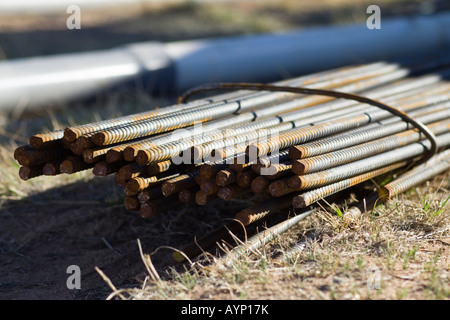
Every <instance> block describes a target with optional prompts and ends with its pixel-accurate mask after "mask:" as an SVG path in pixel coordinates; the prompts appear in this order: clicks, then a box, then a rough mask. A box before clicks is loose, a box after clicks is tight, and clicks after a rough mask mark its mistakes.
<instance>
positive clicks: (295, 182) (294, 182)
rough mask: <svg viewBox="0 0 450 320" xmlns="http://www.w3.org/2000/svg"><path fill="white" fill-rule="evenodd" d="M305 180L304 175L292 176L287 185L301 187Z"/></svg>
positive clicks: (293, 187) (294, 187)
mask: <svg viewBox="0 0 450 320" xmlns="http://www.w3.org/2000/svg"><path fill="white" fill-rule="evenodd" d="M303 180H304V179H303V177H302V176H292V177H290V178H288V180H287V185H288V186H289V187H290V188H292V189H299V188H301V186H302V185H303Z"/></svg>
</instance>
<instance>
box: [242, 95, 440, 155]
mask: <svg viewBox="0 0 450 320" xmlns="http://www.w3.org/2000/svg"><path fill="white" fill-rule="evenodd" d="M427 102H428V101H427V100H426V99H425V101H424V103H425V105H427ZM419 106H420V104H419V103H418V102H415V103H406V104H404V105H402V106H397V108H398V109H397V110H398V111H399V112H402V113H403V114H404V111H410V110H414V109H417V108H418V107H419ZM396 115H399V114H396ZM391 116H392V114H390V112H389V111H386V110H380V109H378V108H377V107H369V108H367V109H366V110H365V112H364V113H363V114H360V115H358V114H356V115H353V116H348V115H347V116H346V117H340V118H338V119H336V120H330V121H325V122H321V123H319V124H317V125H313V126H311V127H303V128H299V129H297V128H296V129H292V130H288V131H286V132H282V133H280V134H279V135H278V136H276V137H275V138H271V139H270V138H269V139H267V141H262V142H257V143H253V144H251V145H249V147H248V148H247V150H246V152H247V155H248V156H249V158H250V159H254V158H258V157H260V156H263V155H266V154H268V153H270V152H274V151H275V152H276V151H278V150H282V149H286V148H289V147H291V146H293V145H298V144H301V143H305V142H309V141H312V140H315V139H318V138H322V137H326V136H330V135H332V134H336V133H339V132H343V131H346V130H349V129H353V128H357V127H360V126H363V125H366V124H369V123H372V122H374V121H378V120H383V119H386V118H389V117H391ZM403 120H405V121H406V119H403ZM408 122H411V123H412V122H416V124H418V123H420V122H417V121H416V120H412V118H409V120H408ZM416 124H414V125H415V126H416V127H421V128H422V129H423V130H422V129H421V131H422V132H424V133H426V135H427V137H429V138H431V137H433V134H432V133H430V132H429V130H428V129H426V127H424V126H423V124H420V125H416ZM430 141H432V144H434V138H433V139H431V140H430ZM432 147H433V149H435V147H436V146H434V145H432Z"/></svg>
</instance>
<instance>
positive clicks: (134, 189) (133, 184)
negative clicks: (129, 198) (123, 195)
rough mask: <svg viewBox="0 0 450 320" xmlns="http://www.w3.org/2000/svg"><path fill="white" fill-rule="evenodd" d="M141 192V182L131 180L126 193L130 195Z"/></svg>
mask: <svg viewBox="0 0 450 320" xmlns="http://www.w3.org/2000/svg"><path fill="white" fill-rule="evenodd" d="M139 190H140V185H139V182H138V181H137V180H135V179H131V180H130V181H128V182H127V184H126V186H125V191H126V192H127V193H128V194H129V195H134V194H137V193H138V192H139Z"/></svg>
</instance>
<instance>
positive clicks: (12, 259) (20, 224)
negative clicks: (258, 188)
mask: <svg viewBox="0 0 450 320" xmlns="http://www.w3.org/2000/svg"><path fill="white" fill-rule="evenodd" d="M99 190H102V192H98V191H99ZM122 194H123V190H122V189H121V188H120V187H117V186H116V185H114V183H113V181H112V180H111V179H110V178H109V177H106V178H94V179H92V180H91V181H89V182H84V181H79V182H75V183H73V184H70V185H64V186H61V187H58V188H54V189H51V190H47V191H45V192H42V193H38V194H35V195H33V196H30V197H27V198H24V199H21V200H14V201H5V202H4V203H3V205H2V207H1V211H0V212H1V213H0V226H1V230H0V234H1V237H0V261H1V262H0V298H1V299H27V300H28V299H39V300H41V299H44V300H45V299H52V300H53V299H64V300H67V299H90V300H91V299H105V298H106V297H107V296H108V295H109V294H110V293H111V290H110V289H109V287H108V286H107V284H106V282H105V281H104V280H103V279H102V278H101V277H100V275H99V274H98V273H97V271H96V270H95V267H96V266H97V267H98V268H100V269H101V270H102V271H103V272H104V273H105V274H106V275H107V276H108V277H109V278H110V279H111V281H112V283H113V284H114V285H116V286H117V287H119V288H126V287H136V286H139V283H140V282H139V281H140V280H142V279H143V276H144V275H145V273H146V271H145V265H144V264H143V262H142V260H141V257H140V253H139V247H138V243H137V240H138V239H139V240H140V241H141V244H142V247H143V251H144V253H148V254H151V253H153V252H154V251H155V250H156V249H157V248H158V247H161V246H169V247H175V248H182V247H183V246H184V245H186V244H187V243H189V242H191V241H192V240H193V237H194V236H201V235H202V234H205V233H206V232H209V231H211V230H212V229H213V228H215V227H217V226H218V225H220V224H222V223H223V222H224V219H226V218H227V217H232V216H234V214H235V213H236V212H237V211H238V210H239V209H240V208H243V207H244V206H245V205H246V204H247V205H248V202H246V201H230V202H228V203H227V204H223V202H222V203H221V208H220V209H218V208H217V205H216V206H215V205H214V203H212V204H211V205H209V206H205V207H198V206H194V205H189V204H187V205H183V206H182V207H180V208H177V209H176V210H169V211H167V212H165V213H164V214H161V215H159V216H155V217H153V218H152V219H149V220H144V219H141V218H140V217H139V216H138V214H137V213H132V212H127V211H126V210H125V209H124V208H123V203H122V199H123V198H122V197H123V196H122ZM172 252H173V251H172V250H171V249H167V248H163V249H160V250H158V251H157V252H156V253H154V254H153V255H152V261H153V263H154V265H155V268H156V269H157V270H158V272H159V273H160V275H161V277H163V278H164V277H165V276H166V275H167V274H166V273H165V271H167V270H168V269H169V268H175V269H178V268H181V269H182V264H179V263H176V262H175V261H174V260H173V258H172ZM70 265H77V266H79V267H80V269H81V289H80V290H76V289H75V290H70V289H68V288H67V285H66V283H67V279H68V277H69V276H70V275H71V274H69V273H67V268H68V267H69V266H70ZM181 269H180V270H181ZM139 279H140V280H139Z"/></svg>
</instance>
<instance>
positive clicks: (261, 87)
mask: <svg viewBox="0 0 450 320" xmlns="http://www.w3.org/2000/svg"><path fill="white" fill-rule="evenodd" d="M217 90H251V91H272V92H275V91H277V92H290V93H298V94H307V95H320V96H328V97H334V98H342V99H349V100H355V101H358V102H361V103H366V104H369V105H372V106H375V107H378V108H380V109H382V110H385V111H388V112H390V113H392V114H393V115H395V116H397V117H400V118H401V119H402V120H403V121H405V122H408V123H410V124H412V125H413V126H414V127H415V128H417V129H418V130H419V131H420V132H422V133H423V134H424V135H425V136H426V137H427V138H428V140H429V141H430V144H431V146H430V149H429V150H428V151H427V152H426V153H425V154H424V156H423V157H422V158H420V159H419V160H417V162H416V164H422V163H425V162H427V161H428V160H429V159H430V158H431V157H433V156H434V155H435V154H436V153H437V152H438V143H437V141H436V136H435V135H434V134H433V133H432V132H431V131H430V130H429V129H428V128H427V127H426V126H425V125H424V124H423V123H422V122H420V121H418V120H415V119H414V118H412V117H410V116H409V115H408V114H407V113H405V112H403V111H401V110H399V109H397V108H394V107H392V106H389V105H387V104H384V103H382V102H379V101H376V100H373V99H370V98H367V97H364V96H360V95H357V94H354V93H346V92H339V91H333V90H326V89H312V88H304V87H290V86H278V85H272V84H264V83H226V82H225V83H209V84H205V85H200V86H197V87H194V88H192V89H190V90H188V91H186V92H185V93H184V94H182V95H181V96H180V97H179V98H178V104H180V103H184V102H186V101H187V100H188V99H189V98H190V97H191V96H193V95H195V94H198V93H201V92H206V91H217Z"/></svg>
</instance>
